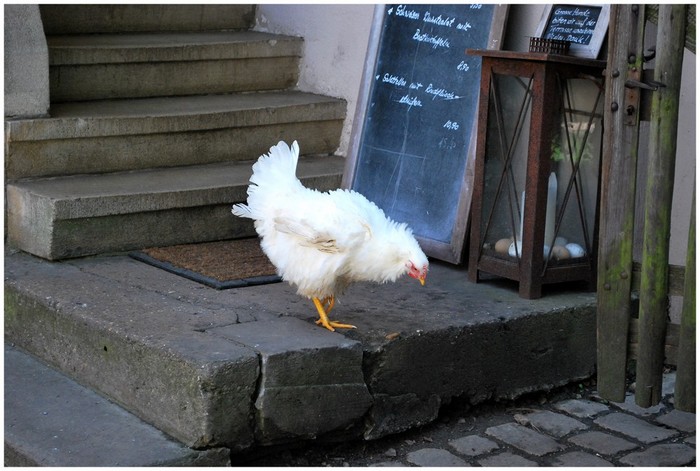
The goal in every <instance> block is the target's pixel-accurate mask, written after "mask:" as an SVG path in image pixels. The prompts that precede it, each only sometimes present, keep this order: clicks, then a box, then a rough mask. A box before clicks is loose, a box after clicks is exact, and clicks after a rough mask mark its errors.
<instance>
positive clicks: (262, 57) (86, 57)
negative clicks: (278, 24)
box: [47, 31, 303, 103]
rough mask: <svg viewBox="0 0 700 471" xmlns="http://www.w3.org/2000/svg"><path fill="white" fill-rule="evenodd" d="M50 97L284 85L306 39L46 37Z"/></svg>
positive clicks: (291, 80) (291, 81)
mask: <svg viewBox="0 0 700 471" xmlns="http://www.w3.org/2000/svg"><path fill="white" fill-rule="evenodd" d="M47 42H48V47H49V64H50V86H51V102H52V103H59V102H66V101H85V100H102V99H114V98H136V97H152V96H177V95H197V94H211V93H231V92H241V91H263V90H282V89H286V88H289V87H292V86H294V85H295V84H296V82H297V80H298V72H299V58H300V56H301V49H302V43H303V40H302V39H301V38H296V37H291V36H281V35H274V34H268V33H259V32H253V31H209V32H186V33H131V34H101V35H93V34H82V35H59V36H49V37H48V38H47Z"/></svg>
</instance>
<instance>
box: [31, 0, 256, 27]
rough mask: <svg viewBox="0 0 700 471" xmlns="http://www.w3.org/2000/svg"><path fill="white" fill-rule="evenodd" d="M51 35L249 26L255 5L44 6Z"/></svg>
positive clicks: (44, 14) (252, 19)
mask: <svg viewBox="0 0 700 471" xmlns="http://www.w3.org/2000/svg"><path fill="white" fill-rule="evenodd" d="M41 16H42V19H43V21H44V27H45V28H46V33H47V34H66V33H72V34H78V33H122V32H126V31H206V30H219V29H248V28H250V27H251V26H252V25H253V22H254V21H255V6H254V5H244V4H227V5H209V4H200V5H155V4H151V5H135V4H134V5H41Z"/></svg>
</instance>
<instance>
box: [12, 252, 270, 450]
mask: <svg viewBox="0 0 700 471" xmlns="http://www.w3.org/2000/svg"><path fill="white" fill-rule="evenodd" d="M140 265H142V264H134V263H133V262H130V260H129V259H120V258H115V259H103V260H102V263H101V264H97V265H95V264H94V263H93V262H90V261H84V263H82V264H78V265H68V264H53V263H48V262H42V261H39V260H38V259H34V258H31V257H29V256H23V255H19V256H15V257H13V256H11V257H9V258H8V259H6V264H5V336H6V338H7V339H8V340H9V341H11V342H13V343H15V344H17V345H18V346H20V347H22V348H24V349H25V350H27V351H29V352H30V353H33V354H34V355H36V356H38V357H39V358H41V359H42V360H43V361H45V362H47V363H48V364H50V365H53V366H55V367H56V368H58V369H60V370H61V371H64V372H66V373H67V374H69V375H71V376H72V377H74V378H76V379H77V380H78V381H80V382H81V383H83V384H85V385H87V386H89V387H91V388H94V389H96V390H98V391H100V392H102V393H103V394H105V395H107V396H109V397H110V398H112V399H114V400H115V401H116V402H118V403H119V404H121V405H123V406H124V407H126V408H127V409H128V410H130V411H131V412H133V413H134V414H136V415H137V416H139V417H141V418H142V419H143V420H145V421H146V422H148V423H151V424H153V425H155V426H156V427H158V428H159V429H161V430H163V431H164V432H166V433H168V434H169V435H171V436H173V437H175V438H177V439H178V440H180V441H181V442H183V443H184V444H186V445H187V446H190V447H204V446H220V445H223V444H226V445H227V446H231V447H233V448H237V447H240V448H245V447H247V446H250V445H251V444H252V443H253V434H252V430H251V428H250V425H249V420H250V412H251V411H250V407H249V404H250V402H251V401H252V399H253V398H254V395H255V390H256V382H257V379H258V374H259V363H258V357H257V355H256V354H255V352H254V351H252V350H251V349H248V348H246V347H243V346H241V345H240V344H236V343H233V342H229V341H226V340H224V339H221V338H219V337H215V336H212V335H208V334H207V333H206V332H200V331H198V330H202V329H201V327H200V326H201V324H200V323H205V325H209V324H210V323H214V322H219V323H228V322H235V321H236V316H235V315H233V316H232V315H230V314H229V315H224V313H222V312H221V310H222V309H223V308H224V306H220V305H216V304H214V305H213V306H212V305H210V306H207V303H206V302H200V303H198V304H196V305H195V304H192V303H188V302H183V301H181V300H178V299H177V298H176V297H175V298H173V296H172V294H173V291H171V290H172V288H174V287H169V286H168V285H167V284H164V283H161V282H157V283H156V285H155V286H154V284H153V281H154V280H150V281H148V280H146V279H145V278H147V277H152V276H154V275H155V276H156V277H159V278H160V277H161V276H162V274H161V273H158V274H155V273H153V272H150V271H149V270H145V271H144V270H143V268H144V267H141V266H140ZM159 275H160V276H159ZM166 278H167V277H166ZM144 282H145V283H144ZM146 287H148V288H146Z"/></svg>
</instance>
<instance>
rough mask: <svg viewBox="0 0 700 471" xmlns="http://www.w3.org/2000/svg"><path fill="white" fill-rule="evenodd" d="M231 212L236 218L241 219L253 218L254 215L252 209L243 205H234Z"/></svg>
mask: <svg viewBox="0 0 700 471" xmlns="http://www.w3.org/2000/svg"><path fill="white" fill-rule="evenodd" d="M231 212H232V213H233V215H234V216H238V217H241V218H251V219H252V218H253V213H252V212H251V211H250V207H249V206H247V205H245V204H243V203H239V204H234V205H233V207H232V208H231Z"/></svg>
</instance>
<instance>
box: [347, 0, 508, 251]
mask: <svg viewBox="0 0 700 471" xmlns="http://www.w3.org/2000/svg"><path fill="white" fill-rule="evenodd" d="M407 6H408V7H415V6H416V5H413V4H409V5H407ZM385 7H386V5H377V6H376V7H375V11H374V19H373V24H372V28H371V31H370V37H369V43H368V47H367V56H366V60H365V66H364V73H363V79H362V83H361V86H360V93H359V96H358V102H357V107H356V111H355V117H354V121H353V129H352V133H351V137H350V146H349V150H348V156H347V159H346V163H345V172H344V174H343V180H342V183H341V186H342V187H343V188H347V189H351V188H353V184H354V183H355V179H356V176H357V169H358V167H359V165H361V163H362V162H361V160H362V158H363V156H362V155H361V146H362V142H361V141H362V136H363V130H364V127H365V125H366V122H367V119H368V118H369V117H371V116H372V110H371V109H370V103H369V101H370V99H371V93H372V88H373V84H374V82H375V78H374V77H375V74H376V73H377V66H378V63H379V61H380V59H381V58H380V43H381V39H382V31H383V29H384V20H385ZM464 7H465V8H469V5H464ZM507 17H508V5H494V12H493V17H492V20H491V24H490V29H489V36H488V38H487V42H486V48H487V49H500V48H501V44H502V42H503V37H504V32H505V26H506V21H507ZM464 54H465V57H466V50H465V51H464ZM479 84H480V79H479V76H478V75H477V76H476V79H475V80H474V82H473V87H474V90H475V93H476V94H477V96H478V91H479ZM473 112H474V114H473V116H474V118H473V119H474V121H473V125H472V126H470V129H467V130H464V131H463V132H465V133H466V134H465V136H466V141H467V151H466V152H467V156H466V163H465V168H464V170H463V172H461V174H459V175H454V178H455V183H457V185H458V186H459V192H458V194H454V195H453V198H452V196H450V198H451V201H453V202H454V205H455V206H456V207H457V213H456V219H455V221H454V224H453V225H452V227H451V236H450V238H449V241H445V240H436V239H434V238H431V237H430V236H429V235H427V234H423V233H421V231H420V230H419V229H416V227H412V228H413V231H414V235H415V236H416V239H418V242H419V243H420V245H421V247H422V248H423V250H424V251H425V253H426V254H427V255H428V256H429V257H431V258H436V259H439V260H443V261H446V262H450V263H454V264H459V263H461V262H462V259H463V257H464V250H465V244H466V237H467V225H468V218H469V209H470V205H471V196H472V190H473V181H474V158H475V154H476V129H477V124H478V120H477V113H478V100H477V103H476V104H475V105H474V110H473ZM434 191H435V192H444V191H445V188H435V189H434ZM365 196H366V197H367V198H368V199H370V200H374V198H373V195H372V194H365ZM389 216H390V217H391V215H389Z"/></svg>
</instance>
